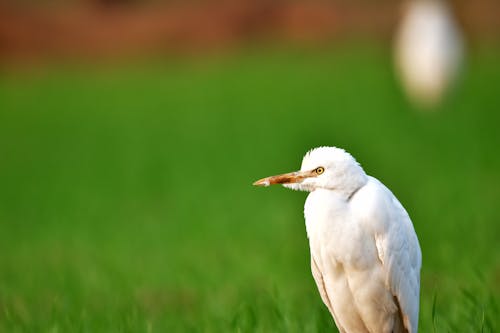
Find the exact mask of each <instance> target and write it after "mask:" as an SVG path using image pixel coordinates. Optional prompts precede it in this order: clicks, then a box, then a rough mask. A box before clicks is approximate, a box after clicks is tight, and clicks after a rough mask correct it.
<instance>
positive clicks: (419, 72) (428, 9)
mask: <svg viewBox="0 0 500 333" xmlns="http://www.w3.org/2000/svg"><path fill="white" fill-rule="evenodd" d="M405 5H406V6H405V9H406V10H405V13H404V17H403V20H402V22H401V25H400V27H399V29H398V33H397V35H396V38H395V60H396V67H397V70H398V74H399V77H400V79H401V81H402V84H403V87H404V88H405V90H406V92H407V94H408V97H409V98H410V100H411V101H412V102H413V103H414V104H416V105H419V106H424V107H434V106H436V105H437V104H438V103H439V102H440V101H441V99H442V98H443V96H444V95H445V93H446V91H447V90H448V88H449V87H450V85H451V84H452V83H453V81H454V80H455V79H456V78H457V76H458V72H459V69H460V64H461V62H462V58H463V41H462V37H461V33H460V29H459V27H458V25H457V23H456V22H455V19H454V16H453V13H452V11H451V9H450V7H449V5H448V4H447V3H446V2H445V1H444V0H410V1H408V2H407V3H405Z"/></svg>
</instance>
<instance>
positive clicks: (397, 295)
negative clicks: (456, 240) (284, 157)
mask: <svg viewBox="0 0 500 333" xmlns="http://www.w3.org/2000/svg"><path fill="white" fill-rule="evenodd" d="M273 183H281V184H284V185H285V186H286V187H289V188H292V189H296V190H306V191H309V192H310V194H309V196H308V197H307V200H306V203H305V207H304V215H305V220H306V231H307V236H308V238H309V246H310V251H311V269H312V273H313V276H314V280H315V282H316V284H317V286H318V290H319V292H320V294H321V297H322V299H323V302H324V303H325V305H326V306H327V307H328V309H329V310H330V313H331V314H332V316H333V318H334V320H335V323H336V325H337V327H338V328H339V330H340V332H347V333H351V332H360V333H361V332H370V333H378V332H384V333H386V332H387V333H391V332H394V333H396V332H410V333H415V332H417V328H418V308H419V288H420V266H421V252H420V247H419V244H418V239H417V236H416V234H415V231H414V229H413V225H412V223H411V220H410V218H409V216H408V214H407V213H406V211H405V209H404V208H403V206H402V205H401V204H400V203H399V201H398V200H397V199H396V197H395V196H394V195H393V194H392V193H391V192H390V191H389V190H388V189H387V188H386V187H385V186H384V185H383V184H382V183H381V182H379V181H378V180H377V179H375V178H373V177H370V176H367V175H366V174H365V172H364V171H363V169H362V168H361V167H360V166H359V164H357V162H356V161H355V160H354V159H353V158H352V156H351V155H349V154H348V153H346V152H345V151H343V150H341V149H338V148H333V147H321V148H316V149H314V150H312V151H310V152H309V153H308V154H307V155H306V156H305V157H304V160H303V163H302V168H301V171H299V172H296V173H291V174H286V175H280V176H274V177H268V178H265V179H263V180H261V181H259V182H257V183H256V184H257V185H269V184H273Z"/></svg>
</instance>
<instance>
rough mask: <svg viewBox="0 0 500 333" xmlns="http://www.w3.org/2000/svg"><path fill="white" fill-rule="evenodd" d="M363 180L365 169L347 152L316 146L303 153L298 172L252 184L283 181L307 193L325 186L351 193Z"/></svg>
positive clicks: (286, 185)
mask: <svg viewBox="0 0 500 333" xmlns="http://www.w3.org/2000/svg"><path fill="white" fill-rule="evenodd" d="M366 182H367V176H366V174H365V172H364V171H363V169H362V168H361V166H360V165H359V164H358V162H356V160H355V159H354V158H353V157H352V156H351V155H350V154H349V153H348V152H346V151H345V150H343V149H340V148H335V147H319V148H314V149H311V150H310V151H309V152H307V153H306V155H305V156H304V158H303V160H302V166H301V168H300V171H296V172H290V173H285V174H282V175H277V176H271V177H266V178H263V179H260V180H258V181H256V182H255V183H254V185H257V186H269V185H273V184H283V185H284V186H285V187H288V188H291V189H293V190H299V191H308V192H312V191H314V190H316V189H328V190H333V191H339V192H342V193H344V194H346V195H347V196H350V195H351V194H352V193H353V192H354V191H356V190H357V189H358V188H360V187H361V186H363V185H364V184H365V183H366Z"/></svg>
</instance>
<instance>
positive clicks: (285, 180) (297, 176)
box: [253, 170, 315, 186]
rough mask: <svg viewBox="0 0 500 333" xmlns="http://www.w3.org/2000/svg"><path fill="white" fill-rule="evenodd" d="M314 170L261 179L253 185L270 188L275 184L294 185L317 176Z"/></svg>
mask: <svg viewBox="0 0 500 333" xmlns="http://www.w3.org/2000/svg"><path fill="white" fill-rule="evenodd" d="M313 171H314V170H312V171H296V172H290V173H284V174H282V175H277V176H271V177H266V178H262V179H259V180H258V181H256V182H255V183H253V185H255V186H269V185H274V184H292V183H300V182H302V181H303V180H304V179H305V178H308V177H313V176H315V174H314V172H313Z"/></svg>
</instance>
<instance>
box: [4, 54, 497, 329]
mask: <svg viewBox="0 0 500 333" xmlns="http://www.w3.org/2000/svg"><path fill="white" fill-rule="evenodd" d="M499 59H500V48H492V47H489V48H488V47H484V48H477V49H474V50H471V52H470V54H469V56H468V59H467V65H466V67H465V70H464V73H463V76H462V80H461V81H460V82H459V83H458V84H457V86H456V89H455V90H454V92H453V93H452V94H451V95H450V96H449V98H448V99H447V100H446V101H445V103H444V104H443V105H442V106H441V107H440V108H439V109H437V110H435V111H434V112H419V111H418V110H415V109H412V108H411V107H409V106H408V104H407V102H406V100H405V98H404V95H403V94H402V92H401V90H400V88H399V86H398V84H397V81H396V80H395V77H394V74H393V71H392V65H391V59H390V52H389V51H388V50H385V49H383V48H381V47H368V46H353V45H346V46H344V47H340V46H339V47H336V48H331V49H328V50H323V51H319V50H316V51H312V50H307V51H303V50H302V51H301V50H289V49H276V50H269V49H267V50H261V51H259V50H247V51H246V52H243V51H241V52H239V53H237V54H232V55H225V56H219V57H215V56H211V57H208V58H204V59H203V61H202V60H200V59H189V60H180V59H169V60H158V59H157V60H154V61H151V62H149V63H148V64H147V65H146V64H141V65H130V64H129V65H124V66H119V67H118V66H115V67H114V68H112V69H109V68H108V69H106V68H103V66H101V67H100V68H96V67H94V66H83V67H82V66H78V67H76V66H68V65H65V66H63V65H58V66H56V65H54V66H51V67H50V68H47V69H45V70H38V71H37V73H36V75H32V74H27V73H26V72H25V71H24V72H8V73H4V74H2V76H1V77H0V332H326V331H334V325H333V321H332V320H331V319H330V317H329V314H328V311H327V309H326V307H324V306H323V304H322V302H321V300H320V297H319V295H318V292H317V290H316V286H315V284H314V281H313V279H312V277H311V274H310V269H309V249H308V244H307V239H306V235H305V228H304V221H303V216H302V211H303V203H304V200H305V197H306V194H305V193H300V192H293V191H289V190H286V189H283V188H279V187H276V188H269V189H263V188H255V187H252V186H251V184H252V182H253V181H254V180H256V179H258V178H261V177H264V176H268V175H271V174H275V173H279V172H286V171H293V170H295V169H297V168H299V167H300V162H301V159H302V155H303V154H304V153H305V152H306V151H307V150H308V149H310V148H312V147H315V146H319V145H335V146H339V147H343V148H345V149H346V150H348V151H349V152H351V153H352V154H353V155H354V156H355V157H356V158H357V160H358V161H359V162H360V163H361V164H362V165H363V167H364V168H365V170H366V171H367V173H369V174H371V175H373V176H375V177H377V178H379V179H380V180H382V181H383V182H384V183H385V184H386V185H387V186H388V187H389V188H391V189H392V190H393V192H394V193H395V194H396V196H397V197H398V198H399V199H400V201H401V202H402V203H403V205H404V206H405V207H406V208H407V210H408V212H409V214H410V216H411V217H412V220H413V222H414V225H415V229H416V231H417V234H418V236H419V239H420V244H421V247H422V252H423V268H422V285H421V290H422V293H421V307H420V309H421V310H420V311H421V314H420V331H421V332H495V331H497V330H500V323H499V318H500V310H499V308H500V303H499V302H500V221H499V220H500V210H499V209H500V208H499V199H500V154H499V153H500V128H499V125H500V62H499Z"/></svg>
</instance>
